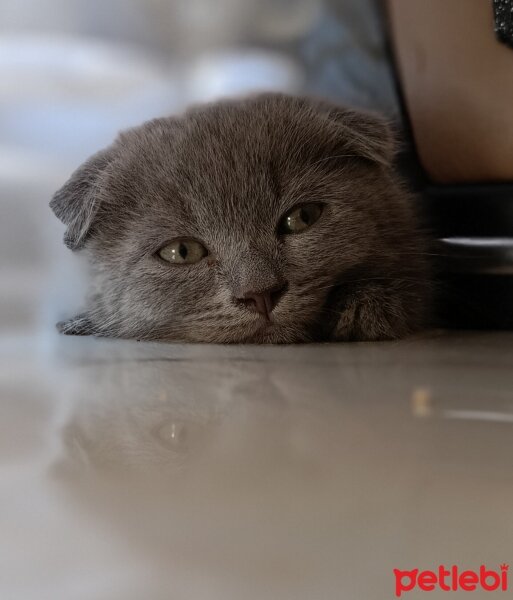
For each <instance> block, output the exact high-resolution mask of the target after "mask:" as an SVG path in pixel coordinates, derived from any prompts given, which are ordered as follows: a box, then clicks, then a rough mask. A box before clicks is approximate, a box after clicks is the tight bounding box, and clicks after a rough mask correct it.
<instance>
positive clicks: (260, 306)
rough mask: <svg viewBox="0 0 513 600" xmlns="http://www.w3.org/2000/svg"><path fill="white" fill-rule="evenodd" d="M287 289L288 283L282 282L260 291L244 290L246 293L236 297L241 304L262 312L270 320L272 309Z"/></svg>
mask: <svg viewBox="0 0 513 600" xmlns="http://www.w3.org/2000/svg"><path fill="white" fill-rule="evenodd" d="M286 290H287V284H286V283H282V284H280V285H277V286H274V287H272V288H268V289H266V290H260V291H258V292H255V291H249V292H244V294H242V296H240V297H238V298H236V300H237V302H239V303H240V304H242V305H244V306H245V307H246V308H249V310H252V311H254V312H257V313H259V314H261V315H262V316H263V317H265V318H266V319H267V320H268V321H270V320H271V313H272V311H273V310H274V308H275V307H276V305H277V304H278V302H279V301H280V299H281V297H282V296H283V294H284V293H285V292H286Z"/></svg>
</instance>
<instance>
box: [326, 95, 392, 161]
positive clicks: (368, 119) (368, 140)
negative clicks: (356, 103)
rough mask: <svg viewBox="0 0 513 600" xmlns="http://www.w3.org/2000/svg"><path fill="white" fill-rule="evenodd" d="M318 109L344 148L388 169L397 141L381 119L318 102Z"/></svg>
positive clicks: (368, 113) (372, 114)
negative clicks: (329, 123) (333, 129)
mask: <svg viewBox="0 0 513 600" xmlns="http://www.w3.org/2000/svg"><path fill="white" fill-rule="evenodd" d="M318 106H319V108H320V110H321V111H322V112H323V113H324V115H325V116H326V118H327V119H328V120H329V121H331V122H332V124H333V127H336V128H337V131H334V134H335V135H338V136H339V139H340V141H341V142H342V143H343V145H344V147H345V148H347V149H348V150H350V151H351V152H354V154H355V155H356V156H360V157H361V158H364V159H366V160H369V161H371V162H373V163H377V164H379V165H382V166H384V167H389V166H391V164H392V162H393V160H394V156H395V152H396V139H395V135H394V133H393V130H392V127H391V126H390V124H389V123H388V122H387V121H386V120H385V119H384V118H383V117H381V116H379V115H377V114H374V113H371V112H366V111H359V110H353V109H349V108H341V107H337V106H334V105H330V104H329V103H327V102H319V105H318Z"/></svg>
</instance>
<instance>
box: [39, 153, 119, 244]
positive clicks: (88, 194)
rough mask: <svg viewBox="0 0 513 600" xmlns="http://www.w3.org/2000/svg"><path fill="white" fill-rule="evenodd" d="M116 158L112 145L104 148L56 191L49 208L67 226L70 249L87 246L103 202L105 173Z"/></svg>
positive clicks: (65, 239) (66, 238)
mask: <svg viewBox="0 0 513 600" xmlns="http://www.w3.org/2000/svg"><path fill="white" fill-rule="evenodd" d="M112 158H113V151H112V149H111V148H107V149H106V150H102V151H101V152H98V153H97V154H95V155H93V156H92V157H91V158H89V159H88V160H87V161H86V162H85V163H84V164H83V165H82V166H80V167H79V168H78V169H77V170H76V171H75V172H74V173H73V174H72V175H71V177H70V178H69V180H68V181H67V182H66V183H65V184H64V186H63V187H62V188H61V189H60V190H59V191H57V192H56V193H55V195H54V196H53V198H52V201H51V202H50V208H51V209H52V210H53V212H54V213H55V215H56V216H57V217H58V218H59V219H60V220H61V221H62V222H63V223H64V224H65V225H67V229H66V232H65V234H64V243H65V244H66V246H67V247H68V248H70V249H71V250H79V249H80V248H82V247H83V246H84V243H85V241H86V239H87V236H88V235H89V234H90V233H91V228H92V227H93V225H94V222H95V218H96V217H97V215H98V210H99V209H100V205H101V190H100V183H101V178H102V174H103V172H104V171H105V169H106V168H107V166H108V165H109V164H110V162H111V161H112Z"/></svg>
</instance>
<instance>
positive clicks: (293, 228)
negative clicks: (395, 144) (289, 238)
mask: <svg viewBox="0 0 513 600" xmlns="http://www.w3.org/2000/svg"><path fill="white" fill-rule="evenodd" d="M321 213H322V205H321V204H318V203H316V202H312V203H311V204H303V205H301V206H296V208H293V209H292V210H291V211H290V212H288V213H287V214H286V215H285V216H284V217H283V218H282V219H281V221H280V224H279V227H278V229H279V232H280V233H282V234H289V233H302V232H303V231H305V230H306V229H308V228H309V227H311V226H312V225H313V224H314V223H315V222H316V221H317V220H318V219H319V217H320V216H321Z"/></svg>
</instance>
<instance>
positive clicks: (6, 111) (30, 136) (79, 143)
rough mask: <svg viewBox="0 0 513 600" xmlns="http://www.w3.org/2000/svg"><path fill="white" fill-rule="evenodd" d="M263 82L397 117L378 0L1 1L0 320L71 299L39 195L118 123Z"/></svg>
mask: <svg viewBox="0 0 513 600" xmlns="http://www.w3.org/2000/svg"><path fill="white" fill-rule="evenodd" d="M258 90H282V91H286V92H291V93H302V92H306V93H310V94H315V95H319V96H323V97H326V98H330V99H332V100H335V101H338V102H340V103H344V104H348V105H353V106H358V107H364V108H374V109H379V110H382V111H385V112H386V113H387V114H389V115H390V116H391V117H394V116H395V114H396V112H397V111H396V101H395V97H394V92H393V85H392V79H391V76H390V71H389V66H388V63H387V58H386V52H385V45H384V40H383V35H382V30H381V27H380V13H379V10H378V7H377V3H376V2H375V1H374V0H260V1H259V2H254V1H251V0H217V1H216V2H212V0H0V202H1V208H0V216H1V218H0V271H1V276H2V281H3V285H2V287H3V293H2V295H1V299H0V303H1V304H0V326H1V327H2V329H3V330H4V333H5V334H9V335H10V334H16V333H21V332H28V331H31V332H33V331H34V328H36V329H39V328H41V327H42V328H43V329H46V328H48V326H50V325H51V322H52V321H55V320H56V319H57V318H59V317H62V316H63V313H64V312H66V313H69V311H70V304H76V303H80V296H81V291H80V277H78V276H77V271H78V263H77V259H76V258H75V257H73V258H72V257H71V255H70V253H69V252H68V251H66V249H65V248H64V246H63V245H62V243H61V239H62V227H61V225H60V223H58V221H57V219H55V217H53V215H52V214H51V212H50V210H49V208H48V202H49V200H50V198H51V195H52V193H53V192H54V191H55V190H56V189H57V188H58V187H60V186H61V185H62V184H63V183H64V181H65V180H66V178H67V177H68V176H69V174H70V173H71V171H72V170H73V169H74V168H76V167H77V166H78V165H79V164H80V163H81V162H82V161H83V160H84V159H85V158H87V157H88V156H89V155H90V154H92V153H93V152H95V151H96V150H98V149H100V148H101V147H103V146H105V145H107V144H109V143H110V142H111V140H112V139H113V138H114V137H115V136H116V134H117V132H118V131H119V130H121V129H124V128H127V127H130V126H133V125H137V124H139V123H141V122H142V121H144V120H146V119H150V118H153V117H156V116H163V115H168V114H171V113H175V112H178V111H181V110H183V109H184V107H186V106H187V105H188V104H190V103H195V102H203V101H208V100H212V99H215V98H219V97H222V96H230V95H237V94H245V93H249V92H254V91H258Z"/></svg>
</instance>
